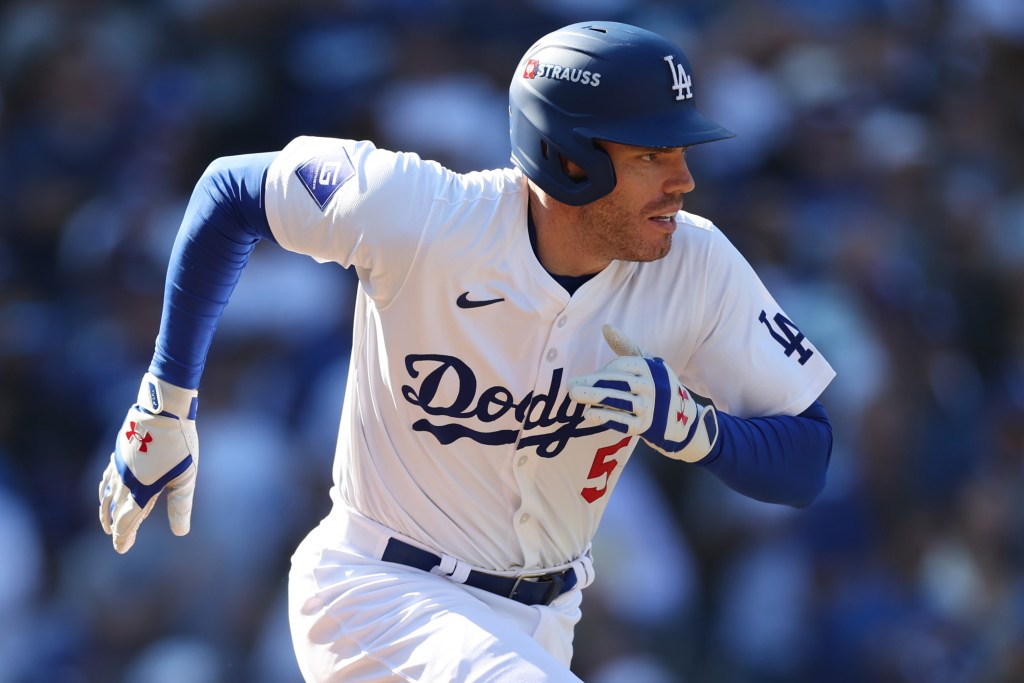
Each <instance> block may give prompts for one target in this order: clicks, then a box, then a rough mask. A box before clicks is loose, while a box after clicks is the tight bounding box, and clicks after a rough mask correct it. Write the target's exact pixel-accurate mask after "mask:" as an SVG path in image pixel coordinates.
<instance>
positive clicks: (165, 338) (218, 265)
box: [149, 152, 277, 389]
mask: <svg viewBox="0 0 1024 683" xmlns="http://www.w3.org/2000/svg"><path fill="white" fill-rule="evenodd" d="M276 154H277V153H276V152H268V153H264V154H247V155H241V156H232V157H222V158H220V159H217V160H216V161H214V162H213V163H212V164H210V166H209V168H207V169H206V172H205V173H203V175H202V177H201V178H200V179H199V181H198V182H197V183H196V186H195V189H194V190H193V192H192V197H191V199H190V200H189V203H188V207H187V208H186V209H185V216H184V217H183V219H182V222H181V228H180V229H179V231H178V236H177V238H176V239H175V241H174V248H173V249H172V251H171V257H170V262H169V264H168V269H167V281H166V284H165V286H164V306H163V314H162V317H161V320H160V333H159V335H158V336H157V339H156V350H155V352H154V354H153V361H152V363H151V364H150V366H149V370H150V372H152V373H153V374H154V375H156V376H157V377H159V378H161V379H163V380H166V381H168V382H170V383H171V384H175V385H177V386H179V387H184V388H186V389H195V388H197V387H198V386H199V378H200V377H201V376H202V374H203V367H204V365H205V364H206V354H207V352H208V351H209V349H210V344H211V342H212V341H213V333H214V331H215V330H216V328H217V321H218V320H220V316H221V313H223V312H224V307H225V306H226V305H227V303H228V298H229V297H230V296H231V292H232V291H234V289H235V284H236V283H237V282H238V278H239V276H240V275H241V274H242V269H243V268H245V265H246V263H248V261H249V254H251V253H252V250H253V248H254V247H255V246H256V243H257V242H258V241H260V240H261V239H269V240H272V241H273V240H274V237H273V235H272V234H271V232H270V225H269V223H267V216H266V211H265V210H264V205H263V183H264V180H265V178H266V175H267V169H268V168H269V167H270V163H271V162H272V161H273V160H274V157H275V156H276Z"/></svg>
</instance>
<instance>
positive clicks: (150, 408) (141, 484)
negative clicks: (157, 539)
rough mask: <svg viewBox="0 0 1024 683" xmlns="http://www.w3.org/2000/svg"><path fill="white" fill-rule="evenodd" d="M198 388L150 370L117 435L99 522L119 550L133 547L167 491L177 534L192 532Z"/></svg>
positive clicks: (104, 481)
mask: <svg viewBox="0 0 1024 683" xmlns="http://www.w3.org/2000/svg"><path fill="white" fill-rule="evenodd" d="M197 396H198V392H197V391H196V390H195V389H182V388H180V387H176V386H174V385H173V384H169V383H167V382H165V381H163V380H161V379H160V378H158V377H156V376H155V375H153V374H151V373H148V372H147V373H146V374H145V376H143V378H142V385H141V386H140V387H139V397H138V402H137V403H136V404H135V405H133V406H132V407H131V409H129V411H128V416H127V417H125V419H124V424H122V425H121V431H120V432H119V433H118V435H117V443H116V445H115V447H114V452H113V453H112V454H111V455H110V464H109V465H108V466H107V469H106V471H105V472H104V473H103V479H102V480H101V481H100V491H99V493H100V525H101V526H102V527H103V531H104V532H105V533H106V534H108V535H110V536H112V537H113V542H114V550H116V551H117V552H119V553H125V552H128V549H129V548H131V547H132V544H133V543H135V534H136V532H137V531H138V530H139V525H140V524H142V521H143V520H144V519H146V517H147V516H148V515H149V513H150V512H151V511H152V510H153V505H155V504H156V500H157V498H158V497H159V495H160V492H161V491H163V490H165V489H166V490H167V517H168V519H169V520H170V525H171V532H172V533H174V534H175V535H176V536H184V535H185V534H187V533H188V530H189V527H190V526H191V519H192V493H193V491H194V490H195V484H196V468H197V467H198V466H199V437H198V435H197V434H196V422H195V417H196V404H197Z"/></svg>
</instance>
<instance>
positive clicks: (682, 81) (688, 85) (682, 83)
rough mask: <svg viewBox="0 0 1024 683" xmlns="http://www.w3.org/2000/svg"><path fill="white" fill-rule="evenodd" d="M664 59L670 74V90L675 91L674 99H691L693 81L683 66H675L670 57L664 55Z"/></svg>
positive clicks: (672, 58)
mask: <svg viewBox="0 0 1024 683" xmlns="http://www.w3.org/2000/svg"><path fill="white" fill-rule="evenodd" d="M664 59H665V61H666V62H668V70H669V71H671V72H672V89H673V90H675V91H676V99H677V100H688V99H690V98H691V97H693V90H692V88H693V81H691V80H690V75H689V74H688V73H686V69H684V68H683V65H682V64H676V63H675V58H674V57H673V56H672V55H665V57H664ZM684 90H685V91H686V92H683V91H684Z"/></svg>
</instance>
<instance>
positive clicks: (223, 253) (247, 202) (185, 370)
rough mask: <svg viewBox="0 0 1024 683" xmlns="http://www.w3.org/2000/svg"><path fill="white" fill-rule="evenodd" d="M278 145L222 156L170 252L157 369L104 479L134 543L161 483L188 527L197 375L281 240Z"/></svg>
mask: <svg viewBox="0 0 1024 683" xmlns="http://www.w3.org/2000/svg"><path fill="white" fill-rule="evenodd" d="M275 155H276V153H266V154H252V155H243V156H233V157H224V158H221V159H218V160H216V161H214V162H213V163H212V164H211V165H210V166H209V167H208V168H207V170H206V172H205V173H204V174H203V175H202V177H201V178H200V179H199V181H198V182H197V183H196V186H195V189H194V190H193V192H192V196H191V198H190V200H189V203H188V207H187V208H186V210H185V214H184V217H183V219H182V223H181V227H180V229H179V231H178V235H177V238H176V240H175V243H174V247H173V249H172V252H171V256H170V261H169V264H168V269H167V279H166V283H165V288H164V303H163V312H162V316H161V320H160V331H159V334H158V336H157V340H156V349H155V352H154V355H153V360H152V362H151V364H150V367H149V372H147V373H146V374H145V376H144V377H143V380H142V384H141V386H140V388H139V396H138V400H137V402H136V404H135V405H133V406H132V407H131V409H130V410H129V412H128V415H127V417H126V418H125V421H124V424H123V425H122V428H121V430H120V432H119V433H118V435H117V441H116V443H115V448H114V452H113V453H112V454H111V457H110V465H109V466H108V467H107V469H106V471H105V472H104V475H103V478H102V480H101V481H100V487H99V498H100V510H99V514H100V524H101V525H102V527H103V530H104V531H105V532H106V533H107V534H110V535H111V536H112V537H113V544H114V548H115V549H116V550H117V551H118V552H121V553H123V552H126V551H127V550H128V549H129V548H130V547H131V546H132V544H133V543H134V541H135V534H136V532H137V530H138V527H139V525H140V524H141V523H142V521H143V520H144V519H145V518H146V516H147V515H148V514H149V512H150V511H151V510H152V508H153V505H154V503H155V502H156V500H157V497H158V496H159V494H160V492H161V491H164V490H166V491H167V494H168V495H167V505H168V517H169V520H170V524H171V530H172V531H173V532H174V533H175V534H177V535H184V534H186V533H188V530H189V526H190V522H191V511H192V494H193V491H194V487H195V477H196V471H197V467H198V462H199V443H198V437H197V435H196V430H195V417H196V409H197V404H198V387H199V380H200V377H201V375H202V372H203V367H204V365H205V363H206V356H207V352H208V351H209V348H210V344H211V342H212V340H213V334H214V331H215V330H216V327H217V322H218V320H219V319H220V316H221V314H222V313H223V311H224V307H225V306H226V305H227V303H228V299H229V297H230V296H231V293H232V291H233V290H234V288H235V285H236V284H237V282H238V278H239V276H240V275H241V273H242V270H243V269H244V268H245V266H246V264H247V263H248V260H249V255H250V254H251V253H252V250H253V248H254V247H255V245H256V244H257V243H258V242H259V241H260V240H262V239H270V240H273V239H274V237H273V235H272V234H271V231H270V227H269V225H268V222H267V218H266V212H265V209H264V204H263V187H264V182H265V178H266V175H267V169H268V168H269V166H270V163H271V162H272V161H273V159H274V157H275Z"/></svg>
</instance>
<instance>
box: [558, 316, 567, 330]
mask: <svg viewBox="0 0 1024 683" xmlns="http://www.w3.org/2000/svg"><path fill="white" fill-rule="evenodd" d="M567 322H569V319H568V318H567V317H565V316H564V315H563V316H562V317H561V318H559V319H558V326H559V327H565V324H566V323H567Z"/></svg>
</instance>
